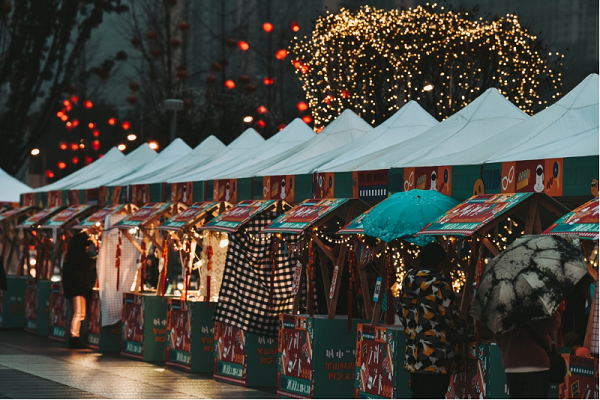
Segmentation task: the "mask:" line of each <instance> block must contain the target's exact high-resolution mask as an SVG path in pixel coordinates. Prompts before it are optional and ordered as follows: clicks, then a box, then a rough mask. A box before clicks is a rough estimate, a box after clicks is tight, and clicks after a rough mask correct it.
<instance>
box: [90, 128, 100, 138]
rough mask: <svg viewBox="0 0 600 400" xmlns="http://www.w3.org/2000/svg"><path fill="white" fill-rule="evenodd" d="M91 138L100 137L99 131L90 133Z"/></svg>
mask: <svg viewBox="0 0 600 400" xmlns="http://www.w3.org/2000/svg"><path fill="white" fill-rule="evenodd" d="M92 136H94V137H98V136H100V131H99V130H98V129H96V130H95V131H94V132H92Z"/></svg>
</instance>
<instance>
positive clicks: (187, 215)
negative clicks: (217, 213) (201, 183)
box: [157, 201, 219, 230]
mask: <svg viewBox="0 0 600 400" xmlns="http://www.w3.org/2000/svg"><path fill="white" fill-rule="evenodd" d="M218 205H219V203H218V202H215V201H200V202H198V203H194V204H192V205H191V206H190V207H189V208H188V209H186V210H185V211H182V212H180V213H179V214H177V215H175V216H173V217H171V218H169V219H168V220H167V221H165V222H163V223H162V224H161V225H160V226H158V228H157V229H165V230H179V229H182V228H183V227H185V226H187V225H189V224H193V223H194V222H195V221H198V220H199V219H200V218H202V216H203V215H204V214H206V213H208V212H210V211H212V210H214V209H215V207H217V206H218Z"/></svg>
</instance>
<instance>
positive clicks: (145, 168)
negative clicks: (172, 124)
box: [106, 138, 192, 186]
mask: <svg viewBox="0 0 600 400" xmlns="http://www.w3.org/2000/svg"><path fill="white" fill-rule="evenodd" d="M191 151H192V148H191V147H190V146H188V145H187V144H186V143H185V142H184V141H183V140H181V139H179V138H176V139H175V140H174V141H172V142H171V144H169V145H168V146H167V147H165V149H164V150H163V151H161V152H160V153H158V156H156V157H154V158H153V159H151V160H150V161H148V162H147V163H145V164H143V165H140V166H139V168H138V169H137V170H136V171H135V172H133V173H129V174H126V175H123V176H122V177H121V178H119V179H115V180H114V181H112V182H109V183H107V184H106V186H123V185H130V184H134V183H137V181H138V180H139V179H140V177H144V176H147V175H149V174H157V173H158V172H161V171H162V170H164V169H165V168H167V167H169V166H170V165H172V164H174V163H179V161H180V160H181V159H182V158H183V157H185V156H186V155H187V154H189V153H190V152H191Z"/></svg>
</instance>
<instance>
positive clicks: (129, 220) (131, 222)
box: [115, 203, 171, 229]
mask: <svg viewBox="0 0 600 400" xmlns="http://www.w3.org/2000/svg"><path fill="white" fill-rule="evenodd" d="M169 207H171V203H150V204H146V205H145V206H143V207H142V208H140V209H139V210H137V211H136V212H135V213H133V214H131V215H130V216H128V217H126V218H123V219H122V220H120V221H119V222H117V223H116V224H115V227H117V228H121V229H125V228H136V227H138V226H140V225H143V224H144V223H145V222H147V221H149V220H150V219H152V218H154V217H156V216H157V215H159V214H160V213H162V212H164V211H166V210H168V209H169Z"/></svg>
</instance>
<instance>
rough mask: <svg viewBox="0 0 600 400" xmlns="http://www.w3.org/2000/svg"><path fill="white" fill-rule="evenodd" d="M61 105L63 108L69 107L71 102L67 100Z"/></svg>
mask: <svg viewBox="0 0 600 400" xmlns="http://www.w3.org/2000/svg"><path fill="white" fill-rule="evenodd" d="M63 105H64V106H65V107H71V102H70V101H69V100H63Z"/></svg>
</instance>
